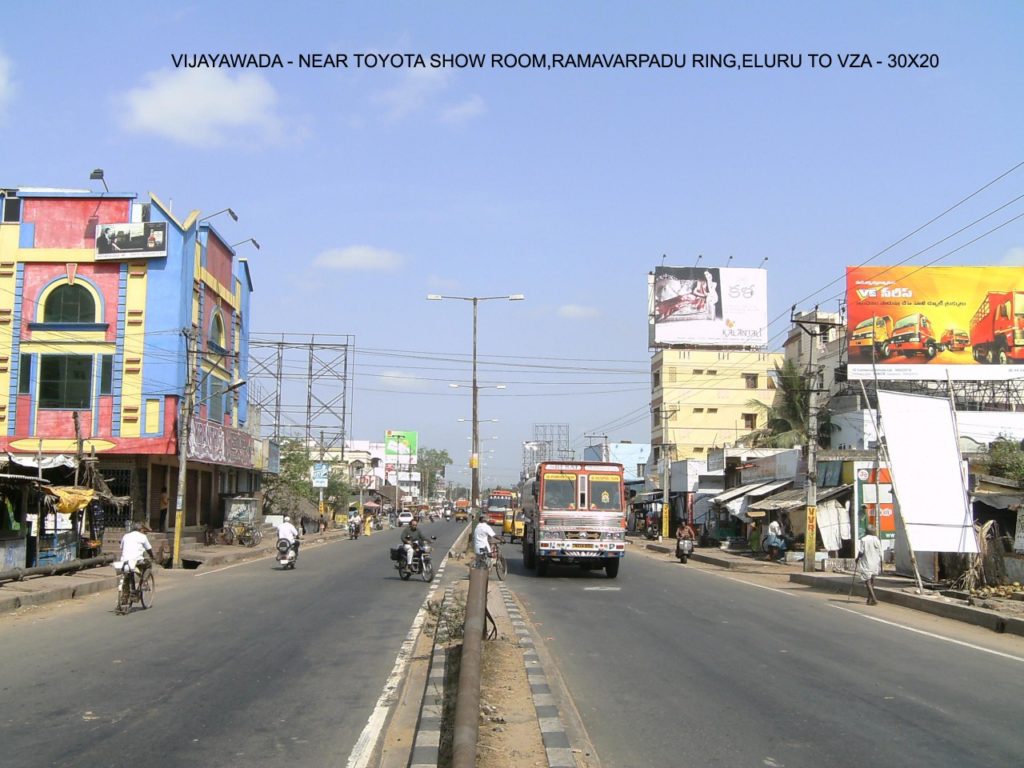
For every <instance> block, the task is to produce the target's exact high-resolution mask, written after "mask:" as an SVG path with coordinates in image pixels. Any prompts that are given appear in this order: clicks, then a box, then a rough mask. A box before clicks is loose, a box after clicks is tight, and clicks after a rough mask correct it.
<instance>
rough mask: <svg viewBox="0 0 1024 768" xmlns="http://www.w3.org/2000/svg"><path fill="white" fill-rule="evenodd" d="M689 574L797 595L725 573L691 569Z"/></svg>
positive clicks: (787, 595)
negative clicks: (713, 577)
mask: <svg viewBox="0 0 1024 768" xmlns="http://www.w3.org/2000/svg"><path fill="white" fill-rule="evenodd" d="M689 572H690V573H703V574H704V575H705V576H715V577H717V578H719V579H725V580H726V581H735V582H736V583H737V584H743V585H744V586H747V587H756V588H757V589H767V590H768V591H769V592H778V593H779V594H780V595H785V596H786V597H796V594H795V593H794V592H790V591H788V590H785V589H779V588H778V587H766V586H764V585H763V584H754V583H753V582H751V581H744V580H743V579H737V578H735V577H733V576H726V575H725V574H723V573H716V572H715V571H705V570H701V569H700V568H690V569H689Z"/></svg>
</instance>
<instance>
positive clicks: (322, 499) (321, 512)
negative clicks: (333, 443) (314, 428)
mask: <svg viewBox="0 0 1024 768" xmlns="http://www.w3.org/2000/svg"><path fill="white" fill-rule="evenodd" d="M320 463H321V464H323V463H324V431H323V430H322V429H321V430H320ZM323 515H324V489H323V487H321V488H320V517H323ZM317 522H318V524H319V521H317Z"/></svg>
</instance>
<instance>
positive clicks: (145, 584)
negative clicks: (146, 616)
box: [114, 560, 156, 615]
mask: <svg viewBox="0 0 1024 768" xmlns="http://www.w3.org/2000/svg"><path fill="white" fill-rule="evenodd" d="M137 573H138V575H136V571H135V569H133V568H132V567H131V564H130V563H122V564H121V568H120V570H119V571H118V574H117V605H116V606H115V607H114V613H116V614H118V615H124V614H127V613H130V612H131V610H132V603H135V602H138V603H139V605H141V606H142V608H143V609H146V608H149V607H150V606H151V605H153V595H154V594H155V593H156V578H155V577H154V576H153V567H152V565H151V564H150V563H149V562H148V561H145V560H144V561H142V562H141V563H139V569H138V572H137Z"/></svg>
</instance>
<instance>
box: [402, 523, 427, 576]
mask: <svg viewBox="0 0 1024 768" xmlns="http://www.w3.org/2000/svg"><path fill="white" fill-rule="evenodd" d="M426 543H427V537H426V536H424V535H423V531H421V530H420V524H419V523H418V522H417V521H416V518H415V517H414V518H413V519H412V520H410V521H409V525H408V526H406V528H405V530H403V531H402V545H403V546H404V547H405V563H406V565H412V555H413V551H414V550H415V548H417V547H421V546H423V545H424V544H426Z"/></svg>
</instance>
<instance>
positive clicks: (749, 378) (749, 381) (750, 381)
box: [743, 373, 757, 389]
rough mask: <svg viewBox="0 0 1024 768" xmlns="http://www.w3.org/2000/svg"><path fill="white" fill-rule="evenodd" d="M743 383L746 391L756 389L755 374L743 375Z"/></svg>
mask: <svg viewBox="0 0 1024 768" xmlns="http://www.w3.org/2000/svg"><path fill="white" fill-rule="evenodd" d="M743 381H744V382H745V383H746V385H747V389H757V374H756V373H744V374H743Z"/></svg>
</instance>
